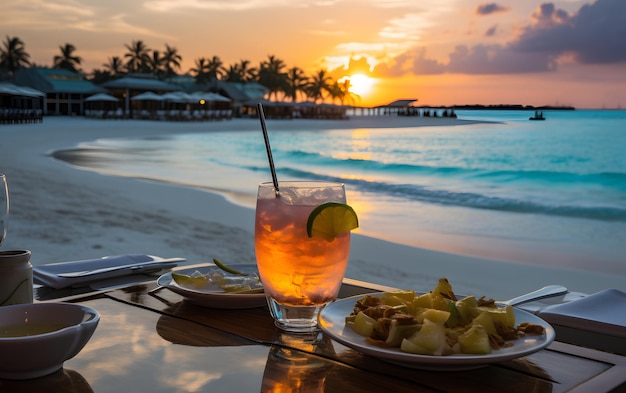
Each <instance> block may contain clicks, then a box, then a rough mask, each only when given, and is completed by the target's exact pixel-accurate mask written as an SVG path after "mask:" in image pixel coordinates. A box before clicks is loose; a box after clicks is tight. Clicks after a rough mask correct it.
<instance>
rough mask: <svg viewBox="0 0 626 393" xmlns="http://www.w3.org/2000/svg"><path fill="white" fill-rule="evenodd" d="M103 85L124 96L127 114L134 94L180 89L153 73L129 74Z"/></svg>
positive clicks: (116, 94)
mask: <svg viewBox="0 0 626 393" xmlns="http://www.w3.org/2000/svg"><path fill="white" fill-rule="evenodd" d="M102 87H104V88H107V89H109V90H111V92H112V93H113V95H115V96H119V97H124V108H125V112H126V114H128V113H130V110H131V106H130V98H131V97H132V96H134V95H137V94H140V93H143V92H146V91H152V92H157V93H158V94H161V93H166V92H168V91H176V90H180V88H179V87H178V86H176V85H173V84H171V83H167V82H163V81H161V80H158V79H156V78H155V77H154V75H152V74H134V73H133V74H128V75H127V76H125V77H123V78H120V79H115V80H112V81H108V82H105V83H103V84H102Z"/></svg>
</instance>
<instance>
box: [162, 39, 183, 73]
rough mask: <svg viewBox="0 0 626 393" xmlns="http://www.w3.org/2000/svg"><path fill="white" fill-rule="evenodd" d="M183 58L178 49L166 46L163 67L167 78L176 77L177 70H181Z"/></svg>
mask: <svg viewBox="0 0 626 393" xmlns="http://www.w3.org/2000/svg"><path fill="white" fill-rule="evenodd" d="M182 60H183V57H182V56H181V55H180V54H179V53H178V49H176V48H174V47H171V46H169V45H168V44H165V52H164V53H163V58H162V61H163V67H164V68H165V76H166V77H168V78H171V77H172V76H174V75H176V70H177V69H180V62H181V61H182Z"/></svg>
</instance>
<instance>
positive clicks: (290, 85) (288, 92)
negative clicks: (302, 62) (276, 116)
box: [285, 67, 309, 102]
mask: <svg viewBox="0 0 626 393" xmlns="http://www.w3.org/2000/svg"><path fill="white" fill-rule="evenodd" d="M285 79H286V82H287V84H286V86H285V96H286V97H289V98H290V99H291V101H292V102H296V100H297V99H298V93H300V94H303V95H306V91H305V90H306V86H307V84H308V83H309V78H308V77H307V76H306V75H305V73H304V70H302V69H301V68H298V67H292V68H290V69H289V70H287V75H286V77H285Z"/></svg>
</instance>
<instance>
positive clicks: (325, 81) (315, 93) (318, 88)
mask: <svg viewBox="0 0 626 393" xmlns="http://www.w3.org/2000/svg"><path fill="white" fill-rule="evenodd" d="M332 83H333V82H332V78H331V77H330V75H328V72H327V71H326V70H319V71H317V73H316V74H314V75H313V76H312V77H311V79H310V81H309V84H308V85H307V86H306V94H307V97H309V98H312V99H313V101H314V102H317V100H324V95H325V94H324V93H326V94H328V93H329V92H330V89H331V85H332Z"/></svg>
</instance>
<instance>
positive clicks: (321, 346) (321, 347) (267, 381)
mask: <svg viewBox="0 0 626 393" xmlns="http://www.w3.org/2000/svg"><path fill="white" fill-rule="evenodd" d="M274 342H275V344H274V345H272V347H271V348H270V352H269V355H268V357H267V363H266V364H265V371H264V372H263V384H262V386H261V392H264V393H270V392H271V393H278V392H280V393H295V392H307V393H316V392H324V390H325V383H326V377H327V376H328V374H329V373H330V371H331V370H332V368H333V363H332V362H330V361H329V360H328V359H325V358H323V357H321V356H319V355H322V354H326V355H328V354H329V353H333V352H334V351H333V346H332V342H331V341H330V340H329V339H328V337H326V336H323V335H322V334H321V333H315V334H309V335H305V334H297V335H291V334H288V333H283V332H278V331H277V337H275V339H274ZM312 354H313V355H312ZM315 354H317V355H315Z"/></svg>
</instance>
